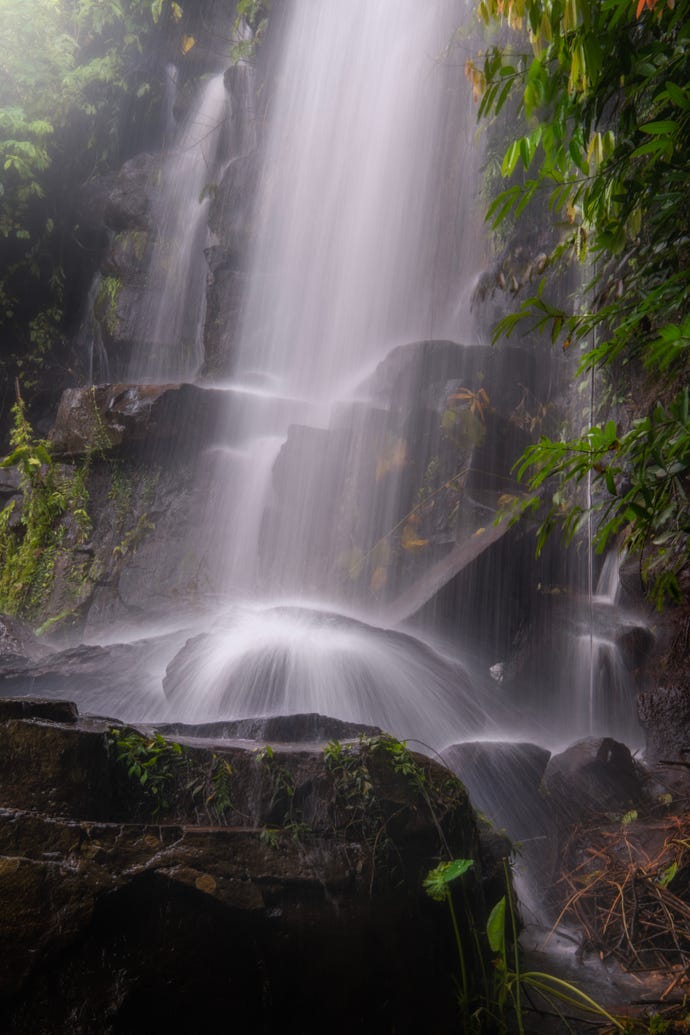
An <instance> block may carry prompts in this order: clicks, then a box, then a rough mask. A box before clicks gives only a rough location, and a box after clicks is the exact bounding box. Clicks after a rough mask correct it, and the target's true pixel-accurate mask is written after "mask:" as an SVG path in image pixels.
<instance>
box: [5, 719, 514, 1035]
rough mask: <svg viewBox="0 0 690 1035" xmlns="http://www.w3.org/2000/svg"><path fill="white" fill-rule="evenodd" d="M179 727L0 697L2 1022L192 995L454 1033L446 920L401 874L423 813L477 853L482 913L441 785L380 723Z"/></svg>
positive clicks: (163, 1018)
mask: <svg viewBox="0 0 690 1035" xmlns="http://www.w3.org/2000/svg"><path fill="white" fill-rule="evenodd" d="M297 725H298V726H299V725H301V726H302V728H303V729H304V730H307V731H309V732H311V731H312V730H313V729H314V728H315V726H318V723H315V722H314V721H311V722H310V721H307V723H306V726H305V724H304V723H301V724H299V723H298V724H297ZM194 732H196V733H197V734H198V732H199V731H198V730H196V731H194ZM197 743H198V742H190V743H189V744H188V745H187V746H184V747H183V746H181V745H178V746H175V747H171V746H170V743H169V742H165V741H163V740H162V739H161V738H158V739H156V737H155V735H153V734H152V733H150V732H147V733H146V735H145V736H141V735H139V734H137V733H136V732H135V731H133V730H127V729H125V728H123V727H115V728H114V730H113V724H109V723H107V722H106V721H105V720H95V719H90V720H89V719H80V718H79V717H78V716H77V714H76V711H75V710H74V709H73V708H72V707H71V706H69V705H66V704H65V703H64V702H33V703H32V702H28V701H27V700H22V701H18V702H17V701H4V702H0V784H1V786H2V792H1V801H0V805H1V806H2V810H1V812H0V995H1V996H2V1000H1V1004H0V1026H2V1028H3V1030H8V1031H12V1032H17V1033H24V1032H26V1033H28V1032H32V1033H34V1032H36V1031H50V1032H51V1033H55V1035H57V1033H62V1032H64V1033H67V1032H69V1033H70V1035H74V1033H81V1032H83V1033H87V1032H89V1033H93V1032H96V1031H98V1032H103V1033H109V1032H140V1031H141V1032H143V1031H150V1030H168V1031H183V1030H186V1031H193V1030H198V1017H199V1013H198V1011H199V1009H200V1004H203V1013H204V1017H205V1018H206V1019H207V1020H209V1021H211V1020H212V1021H213V1022H214V1023H215V1022H218V1021H220V1020H221V1019H223V1022H224V1023H225V1022H227V1019H228V1018H229V1017H231V1018H232V1026H233V1029H234V1030H237V1031H242V1032H260V1031H269V1030H282V1031H305V1032H309V1031H317V1030H318V1031H320V1030H322V1025H323V1023H324V1020H323V1019H324V1018H326V1017H327V1018H328V1021H327V1027H328V1029H329V1031H334V1032H345V1031H351V1030H352V1026H353V1025H356V1024H359V1025H360V1026H361V1027H362V1029H363V1030H372V1028H377V1029H378V1028H380V1030H382V1031H393V1030H395V1031H397V1032H418V1031H420V1030H433V1031H435V1032H444V1031H450V1030H455V1029H456V1028H457V1015H456V1012H455V1011H456V1006H455V1003H454V996H453V986H452V981H451V974H452V973H453V971H454V962H453V953H452V944H451V943H450V941H449V938H448V935H449V933H450V932H449V930H448V918H447V916H446V911H445V910H444V909H443V908H442V907H441V906H439V905H437V904H434V903H432V902H431V901H430V900H428V899H427V898H426V897H425V895H424V893H423V891H422V887H421V885H422V880H423V877H424V876H425V874H426V872H427V871H428V869H429V868H430V867H431V866H433V865H434V864H435V863H436V862H437V861H438V859H439V857H440V856H441V854H442V848H441V844H440V843H439V827H440V829H441V830H442V831H443V836H444V838H445V839H446V840H447V842H448V846H449V848H450V851H451V853H452V854H453V856H456V857H470V856H471V857H472V858H474V859H475V860H477V864H476V866H475V871H474V874H475V875H474V876H472V877H470V880H469V881H467V883H466V885H465V887H466V891H467V892H468V893H469V894H468V895H467V896H466V897H467V900H468V901H470V902H471V903H472V907H471V908H472V911H473V913H474V917H473V922H474V923H475V924H476V925H477V927H478V928H479V929H483V926H484V922H485V909H484V905H483V902H484V889H483V887H482V883H481V880H480V877H481V876H482V872H481V870H480V864H479V860H480V854H481V853H480V845H479V841H478V836H477V831H476V827H475V823H474V818H473V814H472V812H471V810H470V809H469V806H468V804H467V798H466V794H465V791H464V789H463V788H462V785H461V784H459V783H458V782H457V781H455V780H453V779H452V778H449V775H448V773H447V771H446V770H443V769H440V768H439V767H438V766H436V765H435V764H434V763H432V762H430V761H428V760H426V759H422V758H418V757H416V756H411V755H408V754H406V755H405V762H406V767H408V768H406V769H403V768H401V767H400V765H399V764H395V758H396V755H395V749H394V748H393V747H392V744H391V741H390V740H388V739H386V738H368V739H365V740H362V741H358V742H356V743H353V744H347V743H344V742H343V743H339V742H334V743H333V744H332V745H331V746H330V747H329V750H328V752H326V753H325V754H324V752H323V750H322V749H320V748H318V749H314V748H312V749H311V750H306V749H301V748H296V747H293V748H291V749H288V748H277V747H276V748H274V749H268V748H266V749H264V750H262V751H258V752H257V751H250V750H247V749H246V748H242V747H238V746H232V745H228V744H225V745H223V746H218V745H216V746H214V749H213V750H212V751H211V750H208V749H206V748H201V747H198V746H196V744H197ZM410 766H411V767H412V768H411V769H410V768H409V767H410ZM128 771H129V775H128ZM144 773H146V774H147V777H146V781H145V782H143V783H142V775H143V774H144ZM411 774H412V775H411ZM420 781H421V784H422V785H423V788H424V793H420ZM429 802H430V803H431V804H432V806H433V810H432V811H431V810H430V809H429ZM483 876H484V878H487V877H488V876H489V873H488V871H487V870H485V871H484V874H483ZM497 892H498V889H497V888H496V887H494V888H492V889H491V892H490V893H489V897H493V896H494V895H496V897H498V894H497ZM498 893H499V894H500V892H498ZM468 949H469V946H468Z"/></svg>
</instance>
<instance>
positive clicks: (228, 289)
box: [201, 248, 247, 377]
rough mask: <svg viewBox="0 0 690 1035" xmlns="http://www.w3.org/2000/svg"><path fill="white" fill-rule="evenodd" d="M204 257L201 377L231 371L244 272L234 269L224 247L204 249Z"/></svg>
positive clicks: (245, 279) (243, 286)
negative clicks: (202, 360)
mask: <svg viewBox="0 0 690 1035" xmlns="http://www.w3.org/2000/svg"><path fill="white" fill-rule="evenodd" d="M206 258H207V261H208V264H209V275H208V279H207V284H206V320H205V323H204V362H203V366H202V370H201V373H202V375H203V376H204V377H223V376H227V375H228V374H229V373H230V372H231V371H232V367H233V363H234V360H235V344H236V341H237V332H238V329H239V321H240V316H241V314H242V304H243V301H244V298H245V295H246V289H247V275H246V273H244V272H243V271H242V270H238V269H236V268H235V262H234V260H233V259H232V258H231V257H230V256H229V255H228V254H227V253H226V252H225V251H224V250H223V249H220V248H209V249H207V251H206Z"/></svg>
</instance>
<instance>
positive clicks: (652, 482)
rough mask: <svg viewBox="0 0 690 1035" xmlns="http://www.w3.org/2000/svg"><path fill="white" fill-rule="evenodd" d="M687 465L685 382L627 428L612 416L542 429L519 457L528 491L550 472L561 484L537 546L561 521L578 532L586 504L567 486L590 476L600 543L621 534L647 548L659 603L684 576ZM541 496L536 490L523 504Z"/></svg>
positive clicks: (689, 519)
mask: <svg viewBox="0 0 690 1035" xmlns="http://www.w3.org/2000/svg"><path fill="white" fill-rule="evenodd" d="M689 471H690V406H689V400H688V389H687V388H684V389H683V390H682V391H681V392H680V393H679V394H678V395H677V396H676V398H675V399H674V400H673V402H672V403H671V404H670V405H669V406H668V407H665V406H663V405H662V404H661V403H660V402H658V403H656V405H655V406H654V407H653V408H652V409H651V410H650V412H649V414H648V416H646V417H643V418H640V419H639V420H636V421H635V422H634V423H633V425H632V428H631V429H630V430H629V431H628V432H627V433H626V434H623V435H620V436H619V433H618V428H617V426H616V423H615V421H608V422H607V423H606V424H605V425H604V426H603V427H601V426H595V427H593V428H590V429H589V430H588V431H587V432H586V433H585V434H584V435H583V436H581V437H580V438H577V439H572V440H570V441H565V442H556V441H553V440H552V439H548V438H545V437H544V438H542V439H541V440H540V441H539V442H538V443H537V444H536V445H534V446H530V447H529V448H528V449H527V450H526V452H525V453H524V455H523V456H522V458H521V459H520V461H519V462H518V464H517V473H518V477H520V478H524V477H525V476H526V475H527V474H528V475H529V476H528V479H527V484H528V487H529V489H530V491H531V492H533V493H537V492H539V490H541V488H542V486H543V485H544V483H545V482H546V481H547V479H549V480H554V479H555V480H556V481H557V483H558V485H559V487H558V488H557V490H556V491H555V492H553V494H552V496H551V503H550V507H549V509H548V512H547V514H546V517H545V518H544V519H543V521H542V525H541V528H540V531H539V536H538V541H537V544H538V549H539V550H540V549H541V548H542V547H543V545H544V543H545V541H546V537H547V536H548V534H549V533H550V531H551V529H552V528H553V526H554V525H555V524H556V523H557V522H558V523H560V524H561V526H562V527H563V528H564V530H565V534H566V538H567V539H571V538H572V537H573V535H574V534H575V532H576V531H577V530H578V528H579V527H580V524H581V522H582V521H583V520H584V519H586V517H587V512H586V510H585V505H584V504H583V505H580V504H578V503H573V502H572V501H571V500H570V499H569V497H568V496H567V495H566V494H565V486H566V485H567V484H568V483H576V484H577V483H581V482H584V481H585V480H586V479H591V482H592V488H593V490H594V492H595V493H596V495H595V497H594V499H593V501H592V503H591V508H590V509H591V510H592V511H594V513H596V514H597V516H598V522H597V528H596V532H595V535H594V545H595V547H596V549H597V550H598V551H599V552H600V553H601V552H602V551H604V550H605V549H606V547H607V546H608V545H609V544H610V542H611V541H612V540H615V539H617V538H618V537H619V536H621V535H624V536H625V541H626V544H627V546H628V548H629V549H632V550H635V551H637V552H639V553H640V554H641V555H642V556H643V559H644V572H645V574H646V576H647V577H648V579H649V581H650V583H651V584H652V595H653V597H654V599H655V600H656V602H657V604H658V605H659V606H661V604H662V603H663V600H664V599H665V598H668V597H671V598H678V596H679V594H680V589H679V576H680V574H681V573H682V572H683V571H684V570H685V569H686V568H687V565H688V560H689V556H688V550H689V543H690V541H689V539H688V536H689V534H690V513H689V511H688V502H687V490H688V472H689ZM597 490H600V491H597ZM538 502H539V498H538V497H537V496H533V497H532V498H531V499H529V500H527V501H523V502H522V503H521V504H520V509H521V510H524V509H527V508H529V507H533V506H534V505H535V504H536V503H538Z"/></svg>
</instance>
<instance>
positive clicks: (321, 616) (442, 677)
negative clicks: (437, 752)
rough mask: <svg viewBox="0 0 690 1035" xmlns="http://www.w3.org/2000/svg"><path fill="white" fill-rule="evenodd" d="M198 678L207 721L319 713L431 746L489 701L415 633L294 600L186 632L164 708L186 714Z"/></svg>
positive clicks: (467, 727) (478, 720) (470, 725)
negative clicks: (303, 605)
mask: <svg viewBox="0 0 690 1035" xmlns="http://www.w3.org/2000/svg"><path fill="white" fill-rule="evenodd" d="M242 643H244V644H245V647H244V649H238V644H242ZM199 681H201V682H202V684H203V688H204V709H205V712H206V714H207V715H208V718H209V719H218V720H225V719H226V718H244V717H246V718H250V717H252V716H255V715H256V713H257V711H260V712H261V713H262V714H264V715H266V716H280V715H287V714H291V713H295V714H300V713H305V712H316V711H319V712H321V713H324V712H325V713H327V714H330V715H334V716H337V717H338V718H341V719H343V720H346V721H348V722H355V723H360V724H363V725H366V726H375V727H379V728H381V729H384V730H389V731H390V730H395V732H396V735H397V736H400V737H403V738H415V740H417V741H419V742H421V743H423V744H426V745H430V746H431V748H432V749H433V748H438V747H440V746H442V745H441V744H440V743H439V742H440V741H441V738H443V739H444V740H447V739H448V737H449V736H452V734H453V732H456V733H457V734H463V733H476V732H477V731H479V730H480V729H481V728H482V725H483V721H484V714H485V712H484V708H485V707H487V702H486V699H485V700H484V701H482V702H481V704H480V703H478V701H477V694H476V692H475V690H474V688H473V686H472V683H471V680H470V678H469V676H468V674H467V672H466V671H465V669H464V668H463V666H462V665H460V664H459V663H458V662H457V661H454V660H453V659H452V658H448V657H446V656H444V655H442V654H440V653H438V652H437V651H435V650H434V649H433V648H432V647H430V646H429V645H428V644H426V643H424V642H423V641H422V640H419V639H417V638H416V637H413V636H409V635H407V634H405V633H401V632H397V631H394V630H390V629H381V628H377V627H376V626H371V625H367V624H366V623H364V622H360V621H357V620H355V619H352V618H349V617H346V616H343V615H339V614H334V613H330V612H319V611H313V610H309V609H307V608H298V607H276V608H267V609H266V610H265V611H264V612H251V613H249V614H246V615H240V616H237V615H232V616H230V617H229V618H227V619H223V620H219V621H218V622H217V623H216V625H215V626H214V628H213V629H212V631H210V632H208V633H200V634H198V635H196V636H193V637H191V638H190V639H188V640H187V642H186V643H185V645H184V646H183V647H182V649H181V650H179V651H178V652H177V654H176V655H175V656H174V657H173V658H172V660H171V661H170V663H169V664H168V667H167V670H166V674H165V678H164V680H163V689H164V691H165V694H166V696H167V697H168V699H169V701H170V702H171V706H172V707H174V708H175V709H176V710H184V711H183V714H189V707H190V701H191V700H193V699H194V696H193V695H194V693H195V689H194V688H195V687H198V686H199ZM422 702H423V703H422Z"/></svg>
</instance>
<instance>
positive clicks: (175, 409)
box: [51, 384, 227, 456]
mask: <svg viewBox="0 0 690 1035" xmlns="http://www.w3.org/2000/svg"><path fill="white" fill-rule="evenodd" d="M226 406H227V401H226V395H225V393H224V392H221V391H215V390H213V389H204V388H199V387H197V386H196V385H191V384H167V385H136V384H106V385H96V386H94V387H92V388H70V389H68V390H67V391H66V392H64V393H63V395H62V398H61V400H60V405H59V407H58V412H57V416H56V418H55V425H54V427H53V431H52V433H51V443H52V447H53V451H54V452H55V453H58V454H61V455H68V456H80V455H83V454H84V453H87V452H89V451H93V450H101V451H103V450H109V449H116V448H121V447H124V448H126V449H128V450H130V451H132V450H136V449H137V448H139V449H142V448H145V449H146V450H147V452H148V453H149V455H150V453H151V451H152V450H154V451H155V447H156V445H158V446H159V447H160V446H163V447H174V448H175V452H176V455H178V456H179V455H180V452H182V453H183V454H184V452H186V451H188V450H189V449H191V448H193V447H196V448H198V447H199V446H200V445H202V444H204V443H208V441H209V440H210V439H211V438H212V436H213V433H214V431H215V430H216V428H217V426H218V424H219V422H220V420H221V418H222V417H223V416H224V414H225V408H226Z"/></svg>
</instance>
